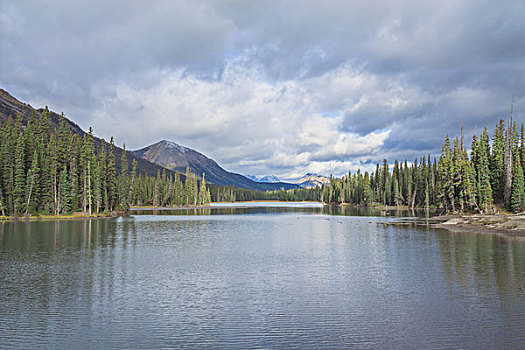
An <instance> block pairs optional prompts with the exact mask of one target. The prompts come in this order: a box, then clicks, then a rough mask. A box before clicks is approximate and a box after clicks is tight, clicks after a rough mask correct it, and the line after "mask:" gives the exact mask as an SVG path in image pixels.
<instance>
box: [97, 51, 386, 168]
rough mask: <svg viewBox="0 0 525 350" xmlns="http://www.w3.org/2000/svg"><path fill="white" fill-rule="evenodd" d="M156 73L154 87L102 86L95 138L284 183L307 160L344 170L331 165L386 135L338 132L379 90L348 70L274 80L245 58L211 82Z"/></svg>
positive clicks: (371, 149)
mask: <svg viewBox="0 0 525 350" xmlns="http://www.w3.org/2000/svg"><path fill="white" fill-rule="evenodd" d="M156 74H157V76H158V81H159V82H158V84H157V85H155V86H153V87H150V88H148V89H140V88H135V87H133V86H130V85H128V84H126V83H125V82H118V83H116V84H115V85H113V86H105V87H104V93H105V94H106V95H107V97H105V98H102V100H101V101H100V103H99V108H97V109H96V110H94V111H92V113H91V123H90V124H92V125H93V127H94V129H95V131H96V133H97V134H100V135H102V136H104V137H106V138H108V137H109V136H110V135H114V136H115V138H116V140H117V142H118V143H120V142H122V141H124V140H125V141H126V142H127V147H128V148H134V149H136V148H140V147H142V146H145V145H147V144H150V143H153V142H156V141H157V140H160V139H169V140H172V141H175V142H179V143H181V144H183V145H186V146H188V147H191V148H195V149H197V150H199V151H201V152H203V153H204V154H206V155H208V156H210V157H211V158H213V159H216V160H217V161H218V162H219V163H220V164H222V165H223V166H225V167H226V168H227V169H229V170H233V171H239V172H242V173H261V174H264V173H272V174H276V175H278V176H285V177H286V176H288V177H290V174H291V173H292V172H294V171H296V170H295V169H297V168H301V169H305V170H308V169H309V168H310V164H311V163H312V162H316V163H315V165H312V169H318V170H319V171H322V172H323V173H326V174H329V173H334V174H335V173H341V172H346V171H347V169H341V168H340V165H341V164H339V163H333V162H332V160H333V159H334V158H336V159H338V162H342V161H343V160H344V159H345V158H348V159H350V158H352V157H356V156H359V155H362V154H364V153H371V154H373V153H375V152H377V151H378V150H379V149H380V148H381V146H382V144H383V142H384V141H385V139H386V138H387V137H388V135H389V131H388V130H382V131H381V132H371V133H369V134H367V135H358V134H356V133H353V132H348V131H344V130H343V129H342V124H343V121H344V117H345V115H344V114H345V111H346V109H347V107H348V105H349V104H350V103H351V102H352V101H354V100H357V99H358V96H359V95H362V94H363V93H370V92H371V91H372V90H376V89H380V88H381V87H380V86H378V80H377V78H376V77H374V76H371V75H370V74H367V73H366V72H363V71H358V70H356V69H354V68H353V67H352V66H351V64H344V65H342V66H341V67H338V68H336V69H334V70H330V71H328V72H326V73H325V74H321V75H319V76H317V77H311V78H307V79H303V80H297V79H295V80H286V81H277V82H276V81H271V80H269V79H267V77H266V76H265V74H264V71H263V70H262V68H261V67H260V66H258V65H256V64H253V63H251V62H247V61H246V60H245V57H244V56H241V57H239V58H237V59H234V60H231V61H230V62H229V63H228V64H227V66H226V68H225V69H224V71H223V73H222V75H221V76H220V77H219V78H218V79H211V80H210V79H200V78H199V77H198V76H196V74H191V73H188V72H187V71H185V70H183V69H179V70H174V71H158V72H157V73H156ZM108 90H109V91H111V93H109V94H108V93H107V91H108ZM96 94H97V95H98V96H103V94H102V93H96ZM384 94H388V92H384ZM334 164H335V165H334ZM343 164H345V165H347V164H346V163H344V162H343ZM336 165H337V166H336Z"/></svg>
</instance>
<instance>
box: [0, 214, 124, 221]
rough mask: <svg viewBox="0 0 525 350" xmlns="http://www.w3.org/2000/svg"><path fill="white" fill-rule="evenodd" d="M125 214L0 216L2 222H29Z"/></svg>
mask: <svg viewBox="0 0 525 350" xmlns="http://www.w3.org/2000/svg"><path fill="white" fill-rule="evenodd" d="M121 216H125V215H124V213H118V214H100V213H99V214H91V215H88V214H69V215H36V216H19V217H14V216H0V223H4V222H29V221H54V220H81V219H82V220H85V219H111V218H117V217H121Z"/></svg>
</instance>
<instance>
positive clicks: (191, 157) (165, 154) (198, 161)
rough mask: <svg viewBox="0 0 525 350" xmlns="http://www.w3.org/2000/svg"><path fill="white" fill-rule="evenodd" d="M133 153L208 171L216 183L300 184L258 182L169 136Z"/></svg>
mask: <svg viewBox="0 0 525 350" xmlns="http://www.w3.org/2000/svg"><path fill="white" fill-rule="evenodd" d="M133 153H134V154H135V155H137V156H139V157H142V158H144V159H147V160H149V161H151V162H153V163H155V164H158V165H161V166H163V167H166V168H168V169H171V170H178V171H179V172H181V173H185V171H186V167H190V169H191V171H193V172H194V173H196V174H197V175H198V176H202V174H203V173H205V176H206V181H207V182H210V183H213V184H215V185H220V186H235V187H239V188H247V189H250V190H261V191H266V190H279V189H281V188H284V189H291V188H299V186H298V185H295V184H290V183H284V182H276V183H261V182H255V181H253V180H250V179H248V178H247V177H244V176H242V175H240V174H236V173H231V172H229V171H226V170H224V169H223V168H221V167H220V166H219V164H217V162H215V161H214V160H213V159H210V158H208V157H206V156H205V155H203V154H202V153H199V152H197V151H195V150H193V149H191V148H187V147H184V146H180V145H178V144H176V143H174V142H170V141H166V140H162V141H160V142H157V143H155V144H153V145H149V146H147V147H144V148H142V149H139V150H136V151H133Z"/></svg>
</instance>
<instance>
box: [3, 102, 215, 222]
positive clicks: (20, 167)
mask: <svg viewBox="0 0 525 350" xmlns="http://www.w3.org/2000/svg"><path fill="white" fill-rule="evenodd" d="M113 150H114V141H113V138H111V140H110V142H109V143H107V142H105V141H102V144H101V145H100V146H99V147H96V146H95V142H94V137H93V130H92V129H91V128H90V130H89V133H87V134H85V136H84V137H83V138H82V137H81V136H79V135H78V134H76V133H73V132H72V131H71V129H70V127H69V126H68V124H67V123H66V122H65V121H63V122H62V123H61V124H60V127H58V128H55V127H53V126H52V125H51V123H50V121H49V118H48V111H47V110H44V111H43V112H42V115H41V116H40V117H36V116H33V117H32V119H31V120H30V121H29V122H28V123H27V125H26V126H23V125H22V122H21V117H20V116H17V118H16V119H15V120H14V121H13V120H12V119H11V118H10V119H9V120H8V121H7V122H6V123H4V124H3V125H2V126H1V134H0V180H1V181H0V214H1V215H2V216H4V215H12V216H18V217H20V216H27V215H35V214H47V215H67V214H71V213H75V212H82V213H83V214H85V215H90V216H91V215H99V214H103V213H106V214H108V213H112V212H117V211H120V212H126V211H128V210H129V208H130V206H131V205H144V204H149V205H154V206H168V205H180V206H183V205H194V206H195V205H203V204H208V203H210V201H211V197H210V192H209V189H208V188H207V186H206V180H205V178H204V175H203V177H202V180H201V181H200V184H199V181H198V180H197V176H196V174H193V173H192V172H191V170H190V169H189V168H188V169H187V172H186V174H185V178H186V181H185V182H184V183H183V181H182V180H181V176H180V175H179V173H176V174H175V176H174V177H173V178H172V177H170V176H167V175H166V173H165V172H162V173H161V172H160V171H158V172H157V176H156V177H152V176H148V175H145V174H138V173H137V163H136V161H135V160H134V161H133V162H132V164H128V160H127V155H126V152H125V148H124V152H122V159H121V160H120V165H121V166H120V168H121V170H120V172H117V167H116V164H115V155H114V151H113Z"/></svg>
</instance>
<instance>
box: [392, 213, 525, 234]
mask: <svg viewBox="0 0 525 350" xmlns="http://www.w3.org/2000/svg"><path fill="white" fill-rule="evenodd" d="M386 224H387V225H396V226H397V225H412V226H425V227H433V228H440V229H446V230H449V231H454V232H473V233H490V234H501V235H506V236H525V213H521V214H497V215H481V214H473V215H440V216H434V217H430V218H416V219H401V220H399V221H394V222H390V223H386Z"/></svg>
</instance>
